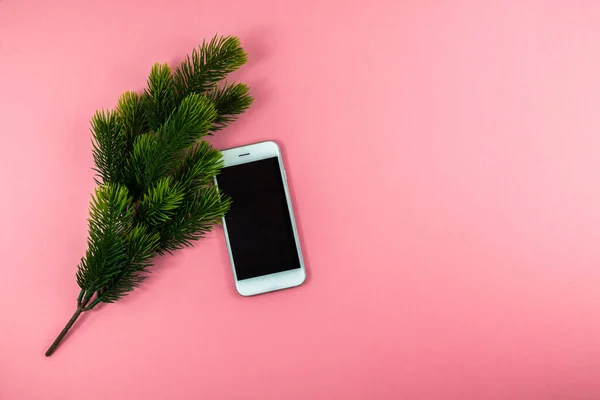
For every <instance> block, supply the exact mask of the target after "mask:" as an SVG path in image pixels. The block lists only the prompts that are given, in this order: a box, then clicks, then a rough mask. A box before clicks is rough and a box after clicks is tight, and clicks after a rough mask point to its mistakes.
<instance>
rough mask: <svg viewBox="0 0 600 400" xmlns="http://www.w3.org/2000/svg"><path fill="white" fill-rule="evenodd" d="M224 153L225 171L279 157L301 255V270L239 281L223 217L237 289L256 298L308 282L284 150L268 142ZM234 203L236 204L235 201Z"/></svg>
mask: <svg viewBox="0 0 600 400" xmlns="http://www.w3.org/2000/svg"><path fill="white" fill-rule="evenodd" d="M222 153H223V160H224V168H227V167H232V166H236V165H240V164H246V163H252V162H256V161H260V160H264V159H268V158H273V157H277V160H278V164H279V171H280V173H281V180H282V182H283V193H284V195H285V199H286V202H287V209H288V213H289V218H290V221H291V227H292V230H293V237H294V241H295V245H296V249H297V252H298V259H299V262H300V268H294V269H290V270H287V271H281V272H276V273H271V274H269V275H262V276H257V277H253V278H247V279H241V280H240V279H238V274H237V272H236V268H235V257H236V254H234V250H233V249H232V246H231V243H230V240H229V232H228V230H227V221H226V217H225V218H223V229H224V231H225V240H226V242H227V250H228V252H229V260H230V261H231V268H232V271H233V277H234V280H235V287H236V289H237V291H238V293H239V294H241V295H242V296H252V295H256V294H260V293H266V292H272V291H275V290H281V289H286V288H290V287H294V286H298V285H301V284H302V283H303V282H304V281H305V280H306V270H305V267H304V260H303V258H302V250H301V247H300V240H299V239H298V231H297V228H296V221H295V219H294V212H293V210H292V202H291V200H290V194H289V190H288V185H287V178H286V174H285V169H284V166H283V161H282V159H281V151H280V149H279V146H278V145H277V144H276V143H275V142H272V141H268V142H261V143H254V144H249V145H246V146H241V147H236V148H232V149H227V150H222ZM218 179H219V178H218V177H217V178H216V183H217V185H218V184H219V182H218ZM232 200H233V201H234V202H235V199H232Z"/></svg>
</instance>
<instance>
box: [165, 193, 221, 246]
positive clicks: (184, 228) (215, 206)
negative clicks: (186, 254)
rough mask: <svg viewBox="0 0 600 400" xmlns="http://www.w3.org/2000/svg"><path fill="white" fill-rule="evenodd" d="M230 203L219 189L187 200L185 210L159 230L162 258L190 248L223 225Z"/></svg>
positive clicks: (182, 209)
mask: <svg viewBox="0 0 600 400" xmlns="http://www.w3.org/2000/svg"><path fill="white" fill-rule="evenodd" d="M230 204H231V200H230V199H229V198H228V197H227V196H225V195H224V194H223V193H222V192H221V191H220V190H219V189H218V188H217V187H216V186H209V187H205V188H203V189H201V190H200V191H199V192H198V193H197V194H195V195H193V196H191V197H189V198H187V199H186V203H185V205H184V207H182V208H180V211H179V212H178V213H177V214H176V215H175V216H174V218H173V219H171V220H170V221H169V222H168V223H166V224H164V225H163V226H161V227H159V231H160V245H159V249H158V253H159V254H164V253H171V252H173V251H175V250H178V249H182V248H184V247H189V246H191V245H192V242H193V241H196V240H198V239H201V238H202V237H204V235H205V234H206V233H208V232H210V230H211V229H212V227H213V226H214V225H217V224H219V223H220V222H221V219H222V218H223V217H224V216H225V213H227V211H228V210H229V206H230Z"/></svg>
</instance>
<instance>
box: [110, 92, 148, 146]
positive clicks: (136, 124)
mask: <svg viewBox="0 0 600 400" xmlns="http://www.w3.org/2000/svg"><path fill="white" fill-rule="evenodd" d="M143 112H144V110H143V108H142V103H141V101H140V96H139V95H138V94H137V93H135V92H125V93H123V94H122V95H121V97H120V98H119V103H118V105H117V108H116V113H117V116H118V118H119V122H120V123H121V126H122V127H123V133H124V135H125V137H126V139H127V151H128V152H130V151H131V148H132V146H133V141H134V140H135V138H136V137H137V136H138V135H140V134H141V133H142V132H143V129H144V115H143Z"/></svg>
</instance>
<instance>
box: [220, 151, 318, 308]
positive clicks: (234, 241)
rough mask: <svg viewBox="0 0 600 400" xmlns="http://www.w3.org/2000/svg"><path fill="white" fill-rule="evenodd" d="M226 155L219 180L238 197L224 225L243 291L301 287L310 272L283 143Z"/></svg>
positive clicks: (237, 283)
mask: <svg viewBox="0 0 600 400" xmlns="http://www.w3.org/2000/svg"><path fill="white" fill-rule="evenodd" d="M222 153H223V159H224V161H225V165H224V167H223V169H222V170H221V173H220V174H219V175H218V176H217V177H216V182H217V185H218V186H219V188H220V189H221V190H222V191H223V192H224V193H225V194H226V195H228V196H229V197H230V198H231V200H232V203H231V208H230V210H229V212H228V213H227V215H226V216H225V218H223V228H224V230H225V239H226V241H227V249H228V250H229V259H230V260H231V267H232V269H233V277H234V279H235V287H236V289H237V291H238V293H239V294H241V295H242V296H252V295H255V294H260V293H266V292H272V291H274V290H280V289H286V288H290V287H294V286H298V285H301V284H302V283H303V282H304V280H305V279H306V270H305V268H304V261H303V259H302V251H301V250H300V241H299V239H298V232H297V230H296V222H295V221H294V212H293V211H292V203H291V201H290V194H289V191H288V186H287V179H286V175H285V169H284V168H283V162H282V160H281V151H280V150H279V146H277V144H276V143H275V142H262V143H254V144H250V145H247V146H241V147H236V148H233V149H227V150H223V151H222Z"/></svg>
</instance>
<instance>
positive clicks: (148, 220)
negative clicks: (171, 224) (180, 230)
mask: <svg viewBox="0 0 600 400" xmlns="http://www.w3.org/2000/svg"><path fill="white" fill-rule="evenodd" d="M183 198H184V193H183V191H182V189H181V187H180V186H179V185H178V184H177V183H174V182H173V178H172V177H171V176H166V177H164V178H161V179H160V180H159V181H158V182H157V183H156V184H155V185H154V186H153V187H151V188H150V189H149V190H148V192H146V194H144V197H143V198H142V200H141V201H140V203H139V208H138V211H137V214H136V219H137V220H138V221H140V222H142V223H144V224H146V225H149V226H156V225H159V224H161V223H165V222H167V221H169V220H170V219H171V218H172V217H173V215H174V214H175V212H176V211H177V209H178V208H179V207H180V206H181V204H182V202H183Z"/></svg>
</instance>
